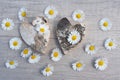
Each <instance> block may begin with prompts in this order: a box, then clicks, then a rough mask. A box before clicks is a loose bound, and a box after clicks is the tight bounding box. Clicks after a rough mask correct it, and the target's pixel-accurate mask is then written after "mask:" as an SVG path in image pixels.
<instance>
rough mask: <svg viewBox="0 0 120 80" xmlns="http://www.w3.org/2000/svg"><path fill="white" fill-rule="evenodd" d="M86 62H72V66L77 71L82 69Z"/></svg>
mask: <svg viewBox="0 0 120 80" xmlns="http://www.w3.org/2000/svg"><path fill="white" fill-rule="evenodd" d="M84 66H85V64H84V63H83V62H80V61H77V62H75V63H73V64H72V68H73V70H75V71H81V70H82V69H83V68H84Z"/></svg>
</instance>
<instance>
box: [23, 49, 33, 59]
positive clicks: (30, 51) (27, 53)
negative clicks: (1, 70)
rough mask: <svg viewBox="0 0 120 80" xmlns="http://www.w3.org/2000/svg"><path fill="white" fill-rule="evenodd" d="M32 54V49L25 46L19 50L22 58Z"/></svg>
mask: <svg viewBox="0 0 120 80" xmlns="http://www.w3.org/2000/svg"><path fill="white" fill-rule="evenodd" d="M31 54H32V50H31V49H30V48H25V49H24V50H23V51H22V52H21V56H22V57H23V58H26V57H29V56H30V55H31Z"/></svg>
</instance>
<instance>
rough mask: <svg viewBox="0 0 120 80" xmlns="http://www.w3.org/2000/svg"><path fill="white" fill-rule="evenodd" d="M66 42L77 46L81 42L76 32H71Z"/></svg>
mask: <svg viewBox="0 0 120 80" xmlns="http://www.w3.org/2000/svg"><path fill="white" fill-rule="evenodd" d="M67 40H68V42H69V43H70V44H72V45H74V44H77V43H78V42H79V41H80V40H81V35H80V34H79V32H78V31H76V30H73V31H72V32H71V33H70V34H69V36H68V38H67Z"/></svg>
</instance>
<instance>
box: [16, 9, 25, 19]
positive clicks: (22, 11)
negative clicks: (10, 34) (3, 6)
mask: <svg viewBox="0 0 120 80" xmlns="http://www.w3.org/2000/svg"><path fill="white" fill-rule="evenodd" d="M26 16H27V9H26V8H21V9H20V10H19V12H18V17H19V20H21V21H24V19H25V17H26Z"/></svg>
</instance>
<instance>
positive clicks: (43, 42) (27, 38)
mask: <svg viewBox="0 0 120 80" xmlns="http://www.w3.org/2000/svg"><path fill="white" fill-rule="evenodd" d="M43 25H46V27H45V28H46V30H47V32H46V33H42V34H40V33H39V30H38V31H37V30H36V27H37V28H40V26H43ZM42 31H44V27H43V30H42ZM20 34H21V37H22V39H23V41H24V42H25V43H26V44H27V45H28V46H30V47H31V48H32V49H33V50H34V51H37V52H39V53H43V54H45V51H46V49H47V48H46V47H47V44H48V42H49V37H50V29H49V25H48V23H47V20H46V19H45V18H44V17H37V18H35V19H34V20H33V22H32V24H30V23H29V22H25V21H24V22H23V23H22V24H21V26H20Z"/></svg>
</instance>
